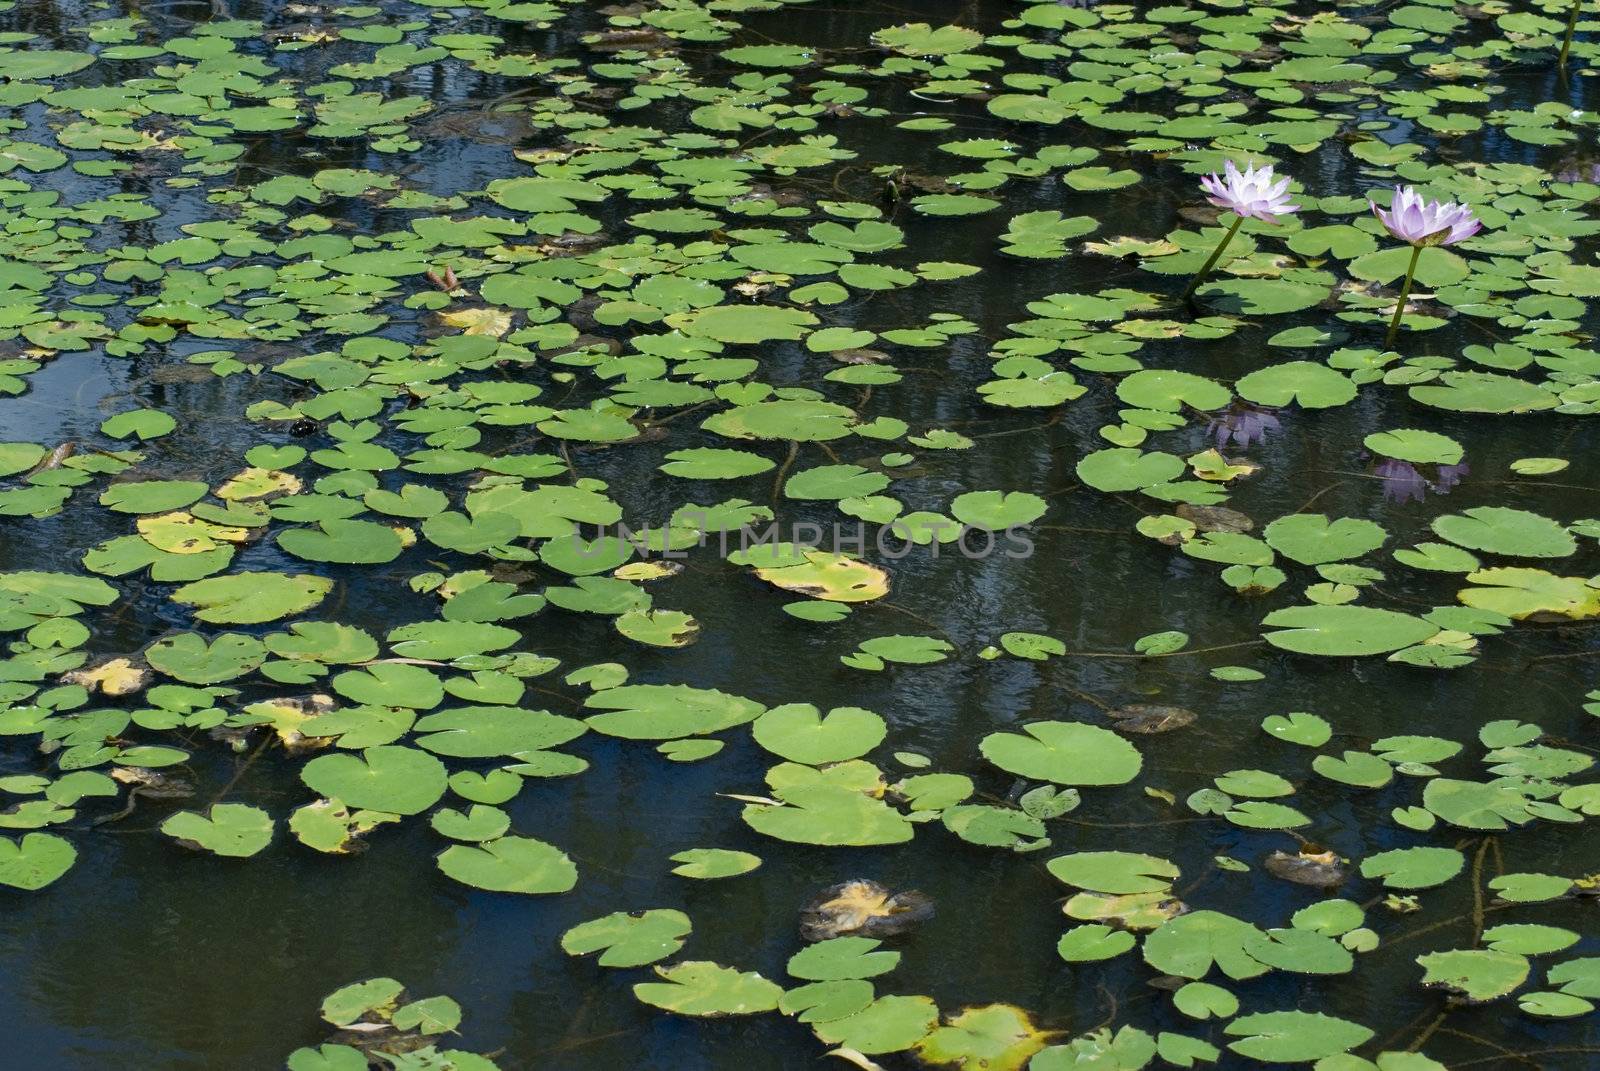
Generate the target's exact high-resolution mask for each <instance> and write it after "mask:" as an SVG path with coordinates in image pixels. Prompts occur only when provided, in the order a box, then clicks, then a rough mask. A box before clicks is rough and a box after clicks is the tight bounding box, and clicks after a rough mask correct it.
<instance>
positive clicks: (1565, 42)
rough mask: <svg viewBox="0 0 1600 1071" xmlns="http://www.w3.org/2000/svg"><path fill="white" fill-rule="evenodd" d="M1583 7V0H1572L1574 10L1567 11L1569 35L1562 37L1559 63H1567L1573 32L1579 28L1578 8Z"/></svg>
mask: <svg viewBox="0 0 1600 1071" xmlns="http://www.w3.org/2000/svg"><path fill="white" fill-rule="evenodd" d="M1581 7H1583V0H1572V10H1571V11H1569V12H1568V13H1567V35H1566V36H1565V37H1563V38H1562V39H1561V59H1560V60H1558V61H1557V63H1558V64H1559V65H1560V66H1562V67H1565V66H1566V65H1567V53H1568V52H1570V51H1571V50H1572V34H1573V32H1574V31H1575V30H1577V28H1578V9H1579V8H1581Z"/></svg>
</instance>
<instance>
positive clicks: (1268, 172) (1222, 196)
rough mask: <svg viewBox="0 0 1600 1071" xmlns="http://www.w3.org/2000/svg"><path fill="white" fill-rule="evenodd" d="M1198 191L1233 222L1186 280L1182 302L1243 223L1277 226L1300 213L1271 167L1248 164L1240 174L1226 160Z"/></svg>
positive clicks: (1233, 165)
mask: <svg viewBox="0 0 1600 1071" xmlns="http://www.w3.org/2000/svg"><path fill="white" fill-rule="evenodd" d="M1200 188H1201V189H1203V190H1205V192H1206V200H1208V201H1210V202H1211V203H1212V204H1214V205H1216V206H1217V207H1218V208H1224V209H1227V210H1228V211H1230V212H1232V213H1233V223H1232V224H1231V225H1229V227H1228V232H1227V233H1226V234H1224V235H1223V236H1222V241H1220V242H1218V243H1217V248H1216V249H1214V250H1212V252H1211V256H1210V257H1208V258H1207V259H1206V262H1205V263H1204V264H1203V265H1201V267H1200V270H1199V271H1198V272H1196V273H1195V276H1194V278H1193V279H1190V280H1189V285H1188V286H1186V287H1184V288H1183V293H1182V294H1181V295H1179V296H1180V298H1182V299H1183V300H1185V301H1186V300H1188V298H1189V295H1190V294H1193V293H1194V291H1195V288H1196V287H1198V286H1199V285H1200V284H1201V283H1202V282H1204V281H1205V278H1206V276H1207V275H1209V274H1211V269H1212V268H1214V267H1215V266H1216V263H1217V261H1218V260H1219V259H1220V258H1221V257H1222V254H1223V251H1224V250H1226V249H1227V248H1228V243H1229V242H1231V241H1233V236H1234V235H1235V234H1237V233H1238V231H1239V227H1240V225H1241V224H1243V223H1244V221H1245V220H1247V219H1258V220H1260V221H1261V222H1263V223H1277V222H1278V217H1280V216H1286V215H1289V214H1290V213H1292V212H1298V211H1299V210H1300V208H1299V206H1298V205H1296V204H1293V203H1291V202H1290V200H1289V180H1288V179H1286V178H1277V177H1276V176H1275V175H1273V173H1272V165H1271V164H1268V165H1267V166H1266V167H1261V168H1257V167H1255V166H1253V165H1251V166H1248V167H1246V168H1245V170H1243V171H1240V170H1239V167H1238V165H1237V164H1235V163H1234V162H1233V161H1232V160H1226V161H1224V162H1223V165H1222V174H1221V175H1217V174H1216V173H1215V172H1213V173H1212V174H1210V175H1207V176H1206V177H1205V178H1203V179H1201V180H1200Z"/></svg>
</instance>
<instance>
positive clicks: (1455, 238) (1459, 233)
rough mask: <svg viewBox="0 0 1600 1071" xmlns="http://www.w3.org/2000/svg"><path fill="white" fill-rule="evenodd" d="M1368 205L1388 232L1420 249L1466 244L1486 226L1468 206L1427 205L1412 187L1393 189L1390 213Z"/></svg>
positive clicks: (1428, 202)
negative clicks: (1465, 242) (1459, 243)
mask: <svg viewBox="0 0 1600 1071" xmlns="http://www.w3.org/2000/svg"><path fill="white" fill-rule="evenodd" d="M1367 204H1368V205H1369V206H1370V207H1371V208H1372V212H1373V214H1374V215H1376V216H1377V217H1378V222H1379V223H1382V224H1383V226H1384V229H1385V230H1387V231H1388V232H1389V233H1390V234H1392V235H1394V236H1395V237H1396V238H1398V239H1400V240H1401V241H1402V242H1406V243H1408V244H1410V245H1413V246H1416V247H1418V248H1426V247H1427V246H1432V245H1455V244H1456V243H1457V242H1464V241H1466V240H1467V239H1468V238H1471V237H1472V236H1473V235H1474V234H1477V233H1478V228H1480V227H1482V226H1483V224H1482V223H1481V222H1479V220H1478V217H1477V216H1475V215H1473V213H1472V209H1470V208H1468V207H1467V206H1466V205H1458V204H1456V203H1455V202H1454V201H1444V202H1439V201H1424V200H1423V199H1422V194H1420V193H1418V192H1417V191H1416V189H1415V187H1412V186H1396V187H1395V188H1394V202H1393V203H1392V204H1391V205H1390V206H1389V211H1387V212H1385V211H1384V210H1383V209H1381V208H1379V207H1378V206H1377V205H1376V204H1373V203H1372V202H1371V201H1368V202H1367Z"/></svg>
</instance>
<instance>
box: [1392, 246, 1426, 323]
mask: <svg viewBox="0 0 1600 1071" xmlns="http://www.w3.org/2000/svg"><path fill="white" fill-rule="evenodd" d="M1421 256H1422V247H1421V246H1420V245H1414V246H1412V247H1411V263H1410V264H1408V265H1406V281H1405V284H1404V285H1403V286H1401V287H1400V300H1399V301H1396V302H1395V303H1394V317H1393V318H1392V319H1391V320H1390V321H1389V333H1388V334H1387V335H1385V336H1383V345H1384V348H1385V349H1387V348H1388V347H1390V346H1393V345H1394V333H1395V332H1396V331H1398V330H1400V317H1402V316H1404V315H1405V312H1406V298H1408V297H1410V296H1411V280H1412V279H1414V278H1416V275H1417V260H1418V258H1420V257H1421Z"/></svg>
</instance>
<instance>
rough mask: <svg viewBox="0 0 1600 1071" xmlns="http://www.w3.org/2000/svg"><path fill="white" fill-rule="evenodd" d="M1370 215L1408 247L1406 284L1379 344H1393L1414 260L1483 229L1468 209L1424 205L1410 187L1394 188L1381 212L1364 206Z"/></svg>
mask: <svg viewBox="0 0 1600 1071" xmlns="http://www.w3.org/2000/svg"><path fill="white" fill-rule="evenodd" d="M1367 204H1368V206H1369V207H1370V208H1371V209H1372V214H1373V215H1375V216H1377V217H1378V222H1379V223H1382V224H1383V226H1384V229H1385V230H1387V231H1388V232H1389V233H1390V234H1392V235H1394V236H1395V237H1396V238H1398V239H1400V240H1401V241H1402V242H1405V243H1406V244H1408V245H1410V246H1411V263H1410V264H1408V265H1407V266H1406V281H1405V284H1404V285H1403V286H1401V287H1400V300H1398V301H1396V302H1395V306H1394V316H1393V318H1392V319H1390V321H1389V333H1388V335H1386V336H1385V337H1384V341H1383V344H1384V345H1385V346H1392V345H1393V344H1394V335H1395V332H1396V331H1398V330H1400V317H1401V316H1403V315H1405V311H1406V299H1407V298H1408V297H1410V296H1411V282H1412V280H1413V279H1414V278H1416V274H1417V260H1418V258H1420V257H1421V256H1422V251H1423V250H1424V249H1427V248H1428V247H1430V246H1437V245H1455V244H1456V243H1457V242H1464V241H1466V240H1467V239H1468V238H1471V237H1472V236H1473V235H1474V234H1477V233H1478V229H1479V228H1480V227H1482V226H1483V224H1482V223H1481V222H1480V221H1479V219H1478V217H1477V216H1476V215H1474V214H1473V211H1472V209H1470V208H1468V207H1467V206H1466V205H1458V204H1456V203H1455V202H1454V201H1443V202H1440V201H1424V200H1423V199H1422V195H1421V194H1420V193H1418V192H1417V191H1416V189H1415V188H1414V187H1411V186H1396V187H1395V188H1394V200H1393V201H1392V202H1391V203H1390V205H1389V211H1387V212H1385V211H1384V210H1383V209H1381V208H1379V207H1378V206H1377V205H1376V204H1374V203H1373V202H1371V201H1368V202H1367Z"/></svg>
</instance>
